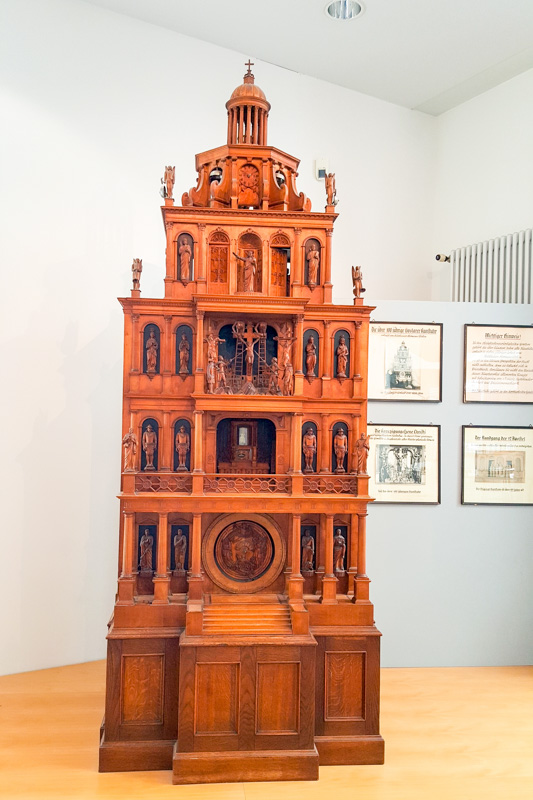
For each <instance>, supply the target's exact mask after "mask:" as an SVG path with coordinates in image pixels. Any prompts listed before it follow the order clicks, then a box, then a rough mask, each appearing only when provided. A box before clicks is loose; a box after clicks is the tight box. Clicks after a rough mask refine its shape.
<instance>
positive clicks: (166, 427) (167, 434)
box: [158, 411, 172, 472]
mask: <svg viewBox="0 0 533 800" xmlns="http://www.w3.org/2000/svg"><path fill="white" fill-rule="evenodd" d="M158 447H159V470H158V471H159V472H170V469H171V464H172V431H171V430H170V414H169V412H168V411H164V412H163V424H162V425H161V427H160V429H159V442H158Z"/></svg>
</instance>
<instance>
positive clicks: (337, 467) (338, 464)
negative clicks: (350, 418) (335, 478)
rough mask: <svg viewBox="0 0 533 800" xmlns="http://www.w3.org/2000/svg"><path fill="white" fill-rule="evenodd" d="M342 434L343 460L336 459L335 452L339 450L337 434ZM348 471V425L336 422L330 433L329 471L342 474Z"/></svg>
mask: <svg viewBox="0 0 533 800" xmlns="http://www.w3.org/2000/svg"><path fill="white" fill-rule="evenodd" d="M341 431H342V433H344V436H345V437H346V438H345V448H346V449H345V452H344V457H343V458H337V453H336V450H337V448H338V449H339V450H340V447H339V441H340V440H337V438H336V437H337V434H338V433H340V432H341ZM347 469H348V425H347V424H346V423H345V422H336V423H335V424H334V425H333V428H332V432H331V471H332V472H337V473H344V472H346V471H347Z"/></svg>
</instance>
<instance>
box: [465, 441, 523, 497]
mask: <svg viewBox="0 0 533 800" xmlns="http://www.w3.org/2000/svg"><path fill="white" fill-rule="evenodd" d="M461 503H463V505H470V504H475V505H488V504H494V505H505V506H508V505H509V506H510V505H512V506H522V505H533V427H529V428H518V427H517V428H515V427H504V428H498V427H496V426H495V425H489V426H487V425H463V480H462V492H461Z"/></svg>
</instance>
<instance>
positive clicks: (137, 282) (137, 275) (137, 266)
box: [131, 258, 143, 289]
mask: <svg viewBox="0 0 533 800" xmlns="http://www.w3.org/2000/svg"><path fill="white" fill-rule="evenodd" d="M142 271H143V262H142V258H134V259H133V264H132V265H131V274H132V280H133V288H134V289H140V288H141V272H142Z"/></svg>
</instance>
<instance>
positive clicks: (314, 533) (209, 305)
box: [100, 64, 383, 783]
mask: <svg viewBox="0 0 533 800" xmlns="http://www.w3.org/2000/svg"><path fill="white" fill-rule="evenodd" d="M250 67H251V64H248V71H247V72H246V75H245V76H244V82H243V83H242V85H240V86H238V87H237V88H236V89H235V91H234V92H233V94H232V95H231V97H230V99H229V101H228V102H227V103H226V108H227V111H228V137H227V144H226V145H223V146H222V147H217V148H215V149H213V150H209V151H207V152H205V153H200V154H199V155H197V156H196V169H197V171H198V183H197V186H196V187H194V188H193V189H191V190H190V191H189V192H186V193H185V194H184V195H183V197H182V204H181V206H176V205H174V200H173V197H172V193H173V185H174V170H173V168H171V167H167V168H166V170H165V176H164V179H163V180H162V184H163V188H162V193H163V195H164V197H165V201H164V207H163V208H162V213H163V222H164V226H165V231H166V239H167V250H166V254H167V255H166V276H165V297H164V298H163V299H150V298H144V297H141V292H140V278H141V270H142V262H141V261H140V260H138V259H136V260H135V261H134V263H133V267H132V271H133V289H132V291H131V297H128V298H122V299H121V304H122V306H123V309H124V318H125V339H124V403H123V432H124V439H123V446H124V466H123V473H122V484H121V493H120V505H121V529H120V556H119V579H118V593H117V598H116V604H115V609H114V613H113V617H112V620H111V622H110V626H109V634H108V662H107V663H108V667H107V698H106V711H105V719H104V723H103V725H102V736H101V745H100V770H102V771H113V770H148V769H158V770H160V769H172V770H173V780H174V782H175V783H202V782H221V781H243V780H283V779H287V780H298V779H305V780H310V779H315V778H317V777H318V766H319V764H376V763H382V761H383V739H382V738H381V736H380V735H379V718H378V714H379V711H378V709H379V635H380V634H379V632H378V630H377V629H376V627H375V626H374V614H373V606H372V604H371V603H370V601H369V593H368V588H369V579H368V577H367V575H366V571H365V523H366V513H367V511H366V510H367V503H368V501H369V497H368V476H367V474H366V455H367V449H368V448H367V444H368V440H367V438H366V405H367V380H366V375H367V354H368V319H369V314H370V312H371V311H372V309H371V308H370V307H368V306H365V305H363V300H362V299H361V292H362V291H364V290H363V289H362V288H361V276H360V271H359V269H357V270H355V271H353V276H354V304H353V305H342V306H341V305H332V302H331V290H332V285H331V242H332V234H333V224H334V222H335V219H336V216H337V215H336V213H335V202H336V201H335V188H334V176H333V175H328V176H327V178H326V193H327V205H326V208H325V211H324V212H312V211H311V204H310V202H309V200H308V199H307V198H306V197H305V195H303V194H301V193H300V194H299V193H298V192H297V190H296V177H297V169H298V164H299V162H298V160H297V159H296V158H293V156H290V155H287V154H286V153H284V152H283V151H281V150H278V149H276V148H274V147H270V146H269V145H268V144H267V122H268V113H269V110H270V104H269V103H268V101H267V99H266V97H265V95H264V93H263V92H262V91H261V89H259V87H258V86H256V85H255V83H254V76H253V74H252V72H251V70H250Z"/></svg>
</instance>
